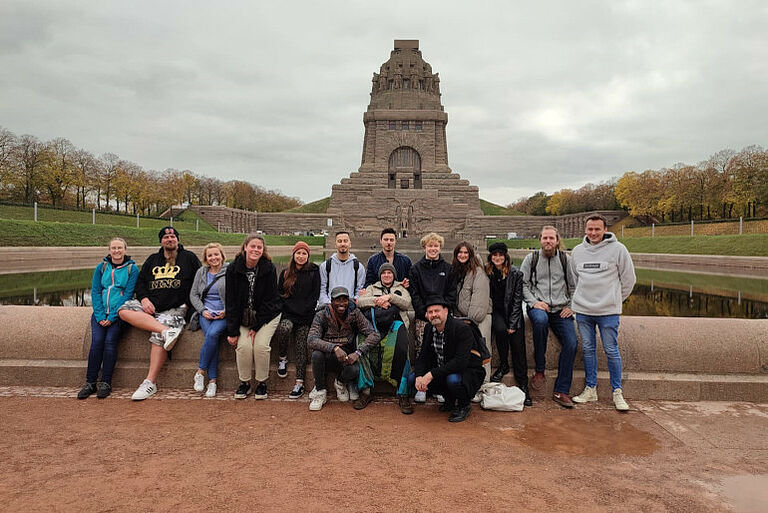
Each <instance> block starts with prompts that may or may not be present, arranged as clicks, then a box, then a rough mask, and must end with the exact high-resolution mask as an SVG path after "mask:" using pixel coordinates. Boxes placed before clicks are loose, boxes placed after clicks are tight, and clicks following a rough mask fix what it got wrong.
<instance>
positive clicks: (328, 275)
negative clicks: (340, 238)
mask: <svg viewBox="0 0 768 513" xmlns="http://www.w3.org/2000/svg"><path fill="white" fill-rule="evenodd" d="M352 265H353V267H354V269H355V276H354V278H352V288H351V289H350V291H349V295H350V297H351V296H354V295H355V289H356V288H357V271H358V270H360V262H359V261H358V260H357V258H353V259H352ZM325 276H326V280H325V294H326V295H328V294H329V292H328V290H329V289H330V287H331V259H330V258H329V259H328V260H326V261H325Z"/></svg>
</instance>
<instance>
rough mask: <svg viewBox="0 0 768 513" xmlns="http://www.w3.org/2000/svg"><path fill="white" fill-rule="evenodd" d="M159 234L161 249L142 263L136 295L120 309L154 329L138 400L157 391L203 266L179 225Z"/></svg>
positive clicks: (136, 394)
mask: <svg viewBox="0 0 768 513" xmlns="http://www.w3.org/2000/svg"><path fill="white" fill-rule="evenodd" d="M157 237H158V239H160V246H161V247H160V250H159V251H158V252H157V253H153V254H151V255H149V257H147V259H146V260H145V261H144V264H143V265H142V266H141V272H139V279H138V281H137V282H136V299H131V300H129V301H126V302H125V303H123V306H121V307H120V309H119V310H118V315H119V316H120V318H121V319H122V320H123V321H125V322H127V323H128V324H130V325H131V326H135V327H137V328H139V329H142V330H146V331H150V332H152V335H150V337H149V341H150V342H151V343H152V346H151V350H150V353H149V372H148V373H147V377H146V379H145V380H144V381H143V382H142V383H141V385H139V388H138V389H137V390H136V392H134V394H133V400H134V401H142V400H144V399H147V398H148V397H151V396H152V395H154V393H155V392H157V384H156V382H157V376H158V374H160V369H162V367H163V364H164V363H165V360H166V359H167V358H168V351H170V350H171V349H173V346H174V345H175V344H176V340H177V339H178V337H179V335H180V334H181V330H182V328H183V327H184V324H185V317H186V314H187V302H188V301H189V291H190V289H191V288H192V282H193V281H194V277H195V273H197V270H198V269H199V268H200V260H199V259H198V258H197V256H196V255H195V254H194V253H192V252H191V251H187V250H186V249H184V246H182V245H181V244H179V232H178V231H176V228H174V227H173V226H165V227H163V228H161V229H160V232H159V233H158V234H157Z"/></svg>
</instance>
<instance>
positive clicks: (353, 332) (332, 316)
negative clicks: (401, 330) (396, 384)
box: [307, 287, 381, 411]
mask: <svg viewBox="0 0 768 513" xmlns="http://www.w3.org/2000/svg"><path fill="white" fill-rule="evenodd" d="M330 298H331V303H330V304H329V305H326V306H324V307H323V309H322V310H320V311H319V312H317V313H316V314H315V318H314V320H313V321H312V326H311V327H310V328H309V337H308V338H307V344H308V345H309V348H310V349H312V373H313V374H314V378H315V388H314V389H313V390H312V392H310V393H309V398H310V399H311V402H310V403H309V409H310V410H311V411H318V410H320V409H321V408H322V407H323V405H324V404H325V402H326V401H327V391H326V383H327V380H326V377H325V376H326V374H325V373H326V371H331V372H336V373H337V375H338V377H337V378H336V380H335V381H334V383H333V384H334V388H335V389H336V398H337V399H338V400H339V401H340V402H346V401H349V400H350V399H351V400H352V401H354V408H355V409H356V410H362V409H363V408H365V407H366V406H368V403H369V402H370V401H371V390H370V389H367V388H366V389H364V390H359V391H358V389H357V380H358V375H359V373H360V364H359V363H358V359H359V358H360V357H361V356H362V355H364V354H366V353H367V352H368V351H370V349H371V348H372V347H374V346H375V345H376V344H378V343H379V340H381V337H380V335H379V334H378V333H376V331H375V330H374V329H373V326H371V323H369V322H368V320H367V319H366V318H365V316H364V315H363V314H362V312H360V309H359V308H356V307H355V305H353V304H351V302H350V300H349V292H348V291H347V289H346V288H344V287H335V288H334V289H332V290H331V294H330ZM359 334H363V335H364V336H365V341H364V342H363V344H362V345H361V346H359V347H358V345H357V337H358V335H359Z"/></svg>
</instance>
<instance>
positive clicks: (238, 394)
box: [235, 381, 251, 399]
mask: <svg viewBox="0 0 768 513" xmlns="http://www.w3.org/2000/svg"><path fill="white" fill-rule="evenodd" d="M250 393H251V384H250V383H248V382H247V381H241V382H240V386H239V387H237V390H235V399H245V398H246V397H248V394H250Z"/></svg>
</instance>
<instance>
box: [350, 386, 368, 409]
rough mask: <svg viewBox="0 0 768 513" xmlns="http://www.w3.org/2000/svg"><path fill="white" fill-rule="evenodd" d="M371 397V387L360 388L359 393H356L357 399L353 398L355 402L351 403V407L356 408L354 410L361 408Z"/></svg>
mask: <svg viewBox="0 0 768 513" xmlns="http://www.w3.org/2000/svg"><path fill="white" fill-rule="evenodd" d="M371 398H372V397H371V389H370V388H366V389H365V390H361V391H360V393H359V394H358V397H357V399H355V402H354V404H353V405H352V407H353V408H354V409H356V410H362V409H363V408H365V407H366V406H368V404H369V403H370V402H371Z"/></svg>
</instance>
